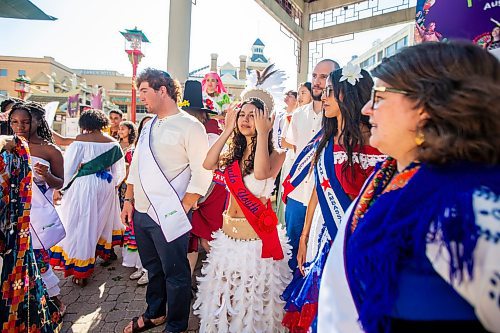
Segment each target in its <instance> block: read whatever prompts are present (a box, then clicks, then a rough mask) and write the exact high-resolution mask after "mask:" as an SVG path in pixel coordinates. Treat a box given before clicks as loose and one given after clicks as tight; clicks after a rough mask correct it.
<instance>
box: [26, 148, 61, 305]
mask: <svg viewBox="0 0 500 333" xmlns="http://www.w3.org/2000/svg"><path fill="white" fill-rule="evenodd" d="M31 161H32V163H33V165H34V164H35V163H36V162H40V163H42V164H45V165H50V164H49V162H48V161H46V160H44V159H43V158H39V157H35V156H31ZM35 186H36V187H35ZM53 195H54V189H53V188H49V187H48V185H47V183H45V181H43V180H42V179H39V177H38V175H37V174H36V173H35V172H33V187H32V200H31V214H30V220H31V238H32V245H33V252H34V253H35V258H36V263H37V266H38V269H39V270H40V273H41V275H42V280H43V283H44V284H45V287H46V288H47V292H48V294H49V297H53V296H57V295H59V293H60V291H61V290H60V289H59V278H58V277H57V275H55V274H54V271H53V270H52V268H51V267H50V255H49V252H48V251H49V248H45V247H46V245H45V244H43V240H42V239H40V238H42V235H41V234H40V235H39V234H38V233H37V232H36V230H35V229H34V227H35V226H38V228H36V229H37V230H39V232H40V229H42V230H43V229H45V228H47V227H48V228H49V229H48V231H47V232H53V231H52V230H50V229H51V228H52V229H53V228H54V227H56V228H57V227H59V228H62V229H63V234H61V235H60V236H64V228H63V227H62V225H61V220H60V219H59V216H58V213H57V212H56V210H55V207H54V205H53V202H52V201H53ZM54 214H55V216H54ZM54 218H55V220H54ZM55 223H57V224H59V226H55V225H54V224H55ZM56 232H57V231H56ZM59 233H60V232H59ZM62 238H64V237H59V238H58V239H57V240H56V242H57V241H59V240H61V239H62ZM54 244H55V243H51V244H50V245H54ZM50 245H49V246H50Z"/></svg>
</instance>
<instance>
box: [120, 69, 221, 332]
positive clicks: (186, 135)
mask: <svg viewBox="0 0 500 333" xmlns="http://www.w3.org/2000/svg"><path fill="white" fill-rule="evenodd" d="M137 84H138V86H139V97H140V99H141V101H142V102H143V103H144V104H145V105H146V108H147V109H148V111H149V112H150V113H153V114H156V115H157V118H156V119H154V120H152V121H151V123H152V125H151V129H150V131H151V136H150V138H151V141H150V144H149V147H147V146H145V145H141V144H139V145H138V146H137V147H136V149H135V152H134V156H133V158H132V163H131V165H130V171H129V176H128V179H127V192H126V194H125V203H124V206H123V211H122V221H123V222H124V223H128V221H132V218H133V221H134V232H135V237H136V241H137V247H138V250H139V256H140V258H141V262H142V264H143V266H144V268H145V269H147V271H148V275H149V276H148V277H149V284H148V287H147V291H146V302H147V304H148V307H147V309H146V312H145V313H144V314H143V315H142V316H139V317H137V318H134V319H133V320H132V321H131V322H130V323H129V325H128V326H127V327H125V330H124V332H125V333H129V332H135V331H137V330H141V332H142V330H144V329H147V328H152V327H154V326H158V325H161V324H162V323H163V322H165V321H166V328H165V332H184V331H186V330H187V328H188V320H189V312H190V303H191V271H190V268H189V262H188V259H187V250H188V240H189V232H186V233H184V234H182V235H181V236H179V237H177V238H175V239H171V240H170V241H167V239H166V237H165V235H164V233H163V232H162V228H161V227H160V225H159V224H158V223H157V222H155V221H154V220H153V219H152V218H151V216H150V215H148V210H149V209H150V206H151V204H152V202H153V203H154V201H150V199H149V196H148V195H147V193H145V184H146V183H144V182H143V181H142V180H143V179H146V178H147V177H158V179H159V181H158V183H160V178H159V177H165V178H166V179H167V180H168V181H169V183H171V184H173V182H172V180H173V179H174V178H176V177H177V176H180V175H181V174H184V170H186V169H187V168H189V169H190V177H187V189H186V193H185V195H184V196H181V197H179V199H180V200H181V202H180V204H181V205H182V208H183V209H184V211H185V213H186V214H187V213H188V212H189V211H190V210H191V209H192V208H193V207H194V205H195V204H196V202H197V201H198V199H199V198H200V197H201V196H203V195H205V194H206V192H207V190H208V188H209V186H210V183H211V181H212V172H211V171H207V170H205V169H204V168H203V166H202V164H203V160H204V159H205V156H206V155H207V152H208V137H207V134H206V132H205V128H204V127H203V125H202V124H201V123H200V122H199V121H198V120H197V119H196V118H194V117H192V116H190V115H188V114H187V113H186V112H185V111H182V110H180V109H179V108H178V107H177V102H178V100H177V98H178V96H179V92H180V84H179V82H177V81H176V80H174V79H172V78H171V77H170V75H169V74H168V73H166V72H164V71H160V70H155V69H151V68H148V69H146V70H145V71H144V72H142V73H141V74H140V75H139V76H138V78H137ZM145 129H146V128H145ZM145 129H143V131H145ZM148 129H149V128H148ZM146 133H147V132H146ZM148 148H150V149H149V150H150V152H145V149H148ZM141 149H142V150H141ZM148 153H149V154H153V156H154V158H155V159H156V163H157V164H158V168H159V169H160V170H158V172H157V173H156V174H146V173H148V171H146V170H145V169H147V168H148V167H149V165H146V166H144V167H141V168H139V163H140V162H139V156H143V154H148ZM142 161H144V160H143V159H142V158H141V162H142ZM180 179H182V178H180ZM184 184H185V183H184ZM146 191H147V189H146ZM167 191H168V190H167V189H165V197H167V195H168V194H167ZM177 193H178V192H177ZM177 195H178V196H179V194H177ZM177 204H179V203H177ZM174 212H175V213H177V210H175V211H174ZM165 217H168V216H165ZM171 222H176V221H175V220H174V221H171ZM174 229H175V228H174ZM167 294H168V298H167ZM167 308H168V310H167Z"/></svg>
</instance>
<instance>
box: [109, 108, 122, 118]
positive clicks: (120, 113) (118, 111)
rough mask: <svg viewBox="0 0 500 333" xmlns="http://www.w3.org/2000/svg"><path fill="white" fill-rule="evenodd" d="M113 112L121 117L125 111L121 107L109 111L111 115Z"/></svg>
mask: <svg viewBox="0 0 500 333" xmlns="http://www.w3.org/2000/svg"><path fill="white" fill-rule="evenodd" d="M112 113H116V114H117V115H119V116H120V118H123V112H122V110H120V109H113V110H111V111H109V115H111V114H112Z"/></svg>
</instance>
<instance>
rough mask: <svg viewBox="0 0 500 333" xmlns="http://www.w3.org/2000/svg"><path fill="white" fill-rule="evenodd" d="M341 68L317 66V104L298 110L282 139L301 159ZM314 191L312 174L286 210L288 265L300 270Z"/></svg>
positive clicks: (324, 62)
mask: <svg viewBox="0 0 500 333" xmlns="http://www.w3.org/2000/svg"><path fill="white" fill-rule="evenodd" d="M338 68H339V64H338V63H337V62H335V61H333V60H331V59H324V60H321V61H320V62H318V64H317V65H316V66H315V67H314V70H313V74H312V96H313V101H312V102H311V103H310V104H306V105H304V106H303V107H302V108H299V109H297V110H296V111H295V112H294V113H293V115H292V120H291V121H290V125H289V126H288V129H287V131H286V137H284V138H283V140H282V145H283V147H286V148H290V149H294V151H295V157H297V156H298V155H299V154H300V152H301V151H302V149H304V147H305V146H306V145H307V144H308V143H309V141H311V139H312V138H313V137H314V136H315V135H316V134H317V133H318V131H320V130H321V127H322V125H321V122H322V120H323V103H322V102H321V94H322V92H323V89H325V87H326V80H327V78H328V75H329V74H330V73H331V72H333V71H334V70H336V69H338ZM313 189H314V177H312V174H311V173H310V174H309V176H308V177H306V179H304V181H303V182H302V183H301V184H299V185H298V186H297V187H296V188H295V189H294V190H293V192H291V193H290V194H289V195H288V201H287V205H286V209H285V223H286V230H287V235H288V238H289V239H290V245H291V246H292V257H291V258H290V261H289V262H288V264H289V266H290V268H291V269H292V270H294V269H295V268H296V267H297V251H298V248H299V240H300V237H301V233H302V228H303V227H304V220H305V217H306V210H307V205H308V203H309V199H310V198H311V194H312V191H313Z"/></svg>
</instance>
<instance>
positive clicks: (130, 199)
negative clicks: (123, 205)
mask: <svg viewBox="0 0 500 333" xmlns="http://www.w3.org/2000/svg"><path fill="white" fill-rule="evenodd" d="M123 201H124V202H125V201H128V202H130V203H131V204H134V202H135V200H134V198H125V199H123Z"/></svg>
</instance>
